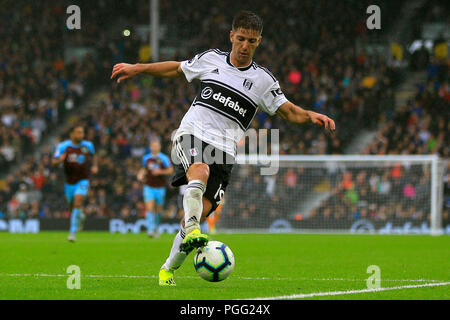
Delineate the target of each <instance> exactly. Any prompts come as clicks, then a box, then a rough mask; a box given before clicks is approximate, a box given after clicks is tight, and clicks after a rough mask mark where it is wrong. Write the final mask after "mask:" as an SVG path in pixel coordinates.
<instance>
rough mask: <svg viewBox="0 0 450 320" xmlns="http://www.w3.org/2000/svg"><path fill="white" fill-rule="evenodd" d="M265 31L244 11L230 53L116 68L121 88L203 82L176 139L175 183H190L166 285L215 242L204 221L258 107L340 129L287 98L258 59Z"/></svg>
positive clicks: (165, 269) (164, 271)
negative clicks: (136, 80)
mask: <svg viewBox="0 0 450 320" xmlns="http://www.w3.org/2000/svg"><path fill="white" fill-rule="evenodd" d="M262 29H263V23H262V20H261V18H260V17H258V16H257V15H256V14H254V13H253V12H250V11H240V12H239V13H237V14H236V16H235V17H234V19H233V23H232V30H231V31H230V41H231V44H232V48H231V51H230V52H223V51H220V50H218V49H210V50H207V51H205V52H203V53H200V54H197V55H196V56H194V57H193V58H192V59H190V60H186V61H182V62H177V61H165V62H156V63H149V64H127V63H119V64H116V65H115V66H114V68H113V71H112V75H111V79H113V78H115V77H118V79H117V82H118V83H120V82H121V81H122V80H125V79H127V78H130V77H132V76H135V75H137V74H139V73H145V74H149V75H152V76H156V77H178V76H181V75H184V77H185V78H186V80H187V81H188V82H191V81H192V80H194V79H198V80H199V81H200V85H201V89H200V93H199V94H198V95H197V96H196V97H195V99H194V101H193V102H192V104H191V107H190V109H189V110H188V112H187V113H186V114H185V115H184V117H183V120H182V121H181V124H180V126H179V128H178V130H177V132H176V134H175V136H174V137H173V146H172V155H171V156H172V162H173V163H174V169H175V176H174V177H173V179H172V185H173V186H181V185H184V184H187V188H186V191H185V193H184V197H183V208H184V212H185V215H184V219H183V220H182V222H181V229H180V231H179V232H178V234H177V235H176V236H175V239H174V242H173V246H172V249H171V251H170V254H169V257H168V258H167V260H166V262H165V263H164V264H163V266H162V267H161V269H160V272H159V284H160V285H162V286H174V285H175V281H174V278H173V277H174V272H175V270H177V269H178V268H179V267H180V266H181V264H182V263H183V262H184V261H185V259H186V257H187V255H188V254H189V253H190V251H192V250H193V249H194V248H198V247H201V246H204V245H206V244H207V243H208V236H207V235H205V234H202V233H201V230H200V223H201V222H202V221H203V220H204V219H205V218H206V217H207V216H208V215H209V214H210V213H211V212H213V211H214V210H215V209H216V208H217V206H218V205H219V203H220V200H221V198H222V197H223V195H224V193H225V189H226V187H227V185H228V182H229V178H230V175H231V170H232V168H233V164H234V159H235V156H236V149H237V148H236V146H237V143H238V142H239V140H240V139H241V138H242V137H243V136H244V133H245V131H246V130H247V129H248V128H249V127H250V124H251V122H252V120H253V118H254V116H255V114H256V112H257V110H258V108H261V109H262V110H263V111H264V112H266V113H268V114H269V115H275V114H277V115H279V116H280V117H281V118H282V119H284V120H286V121H289V122H292V123H299V124H301V123H314V124H317V125H321V126H323V127H324V128H325V129H327V130H335V123H334V121H333V120H332V119H330V118H329V117H327V116H326V115H323V114H319V113H316V112H313V111H308V110H305V109H303V108H301V107H299V106H297V105H295V104H293V103H292V102H290V101H288V99H287V98H286V97H285V95H284V94H283V92H282V91H281V88H280V85H279V82H278V81H277V79H276V78H275V77H274V76H273V75H272V74H271V73H270V71H269V70H267V69H266V68H264V67H262V66H259V65H257V64H256V63H255V62H254V61H253V55H254V53H255V50H256V48H257V47H258V45H259V44H260V43H261V40H262V36H261V34H262Z"/></svg>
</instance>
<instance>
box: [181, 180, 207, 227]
mask: <svg viewBox="0 0 450 320" xmlns="http://www.w3.org/2000/svg"><path fill="white" fill-rule="evenodd" d="M205 190H206V185H205V183H204V182H203V181H201V180H192V181H189V183H188V186H187V188H186V191H185V192H184V196H183V208H184V228H185V229H186V234H189V233H190V232H192V230H194V229H198V228H199V227H200V219H201V217H202V211H203V201H202V198H203V194H204V193H205Z"/></svg>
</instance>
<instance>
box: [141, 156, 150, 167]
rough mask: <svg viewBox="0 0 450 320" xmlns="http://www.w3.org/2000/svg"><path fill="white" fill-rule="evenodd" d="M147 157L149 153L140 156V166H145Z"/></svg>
mask: <svg viewBox="0 0 450 320" xmlns="http://www.w3.org/2000/svg"><path fill="white" fill-rule="evenodd" d="M148 158H149V155H148V154H146V155H144V156H143V157H142V166H143V167H144V168H145V167H146V165H147V159H148Z"/></svg>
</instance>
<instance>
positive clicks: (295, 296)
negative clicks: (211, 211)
mask: <svg viewBox="0 0 450 320" xmlns="http://www.w3.org/2000/svg"><path fill="white" fill-rule="evenodd" d="M448 285H450V282H440V283H425V284H415V285H407V286H397V287H386V288H374V289H361V290H346V291H330V292H315V293H305V294H291V295H285V296H275V297H258V298H246V299H235V300H289V299H304V298H313V297H322V296H339V295H345V294H358V293H367V292H381V291H389V290H403V289H413V288H424V287H437V286H448Z"/></svg>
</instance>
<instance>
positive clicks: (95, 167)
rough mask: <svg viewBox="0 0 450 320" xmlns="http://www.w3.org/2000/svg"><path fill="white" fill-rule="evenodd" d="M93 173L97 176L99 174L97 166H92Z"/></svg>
mask: <svg viewBox="0 0 450 320" xmlns="http://www.w3.org/2000/svg"><path fill="white" fill-rule="evenodd" d="M91 172H92V173H93V174H97V172H98V167H97V166H92V168H91Z"/></svg>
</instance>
